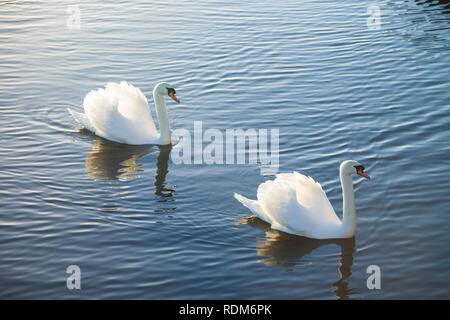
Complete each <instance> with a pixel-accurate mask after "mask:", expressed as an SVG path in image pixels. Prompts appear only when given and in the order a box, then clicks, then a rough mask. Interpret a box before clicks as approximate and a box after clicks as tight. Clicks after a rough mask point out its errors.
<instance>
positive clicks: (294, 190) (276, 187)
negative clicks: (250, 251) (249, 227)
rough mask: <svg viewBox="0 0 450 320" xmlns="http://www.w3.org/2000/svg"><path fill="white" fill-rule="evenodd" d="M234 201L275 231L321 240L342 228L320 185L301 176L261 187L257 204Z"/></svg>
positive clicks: (283, 176)
mask: <svg viewBox="0 0 450 320" xmlns="http://www.w3.org/2000/svg"><path fill="white" fill-rule="evenodd" d="M235 197H236V199H237V200H239V201H240V202H241V203H242V204H244V205H245V206H246V207H248V208H249V209H250V210H251V211H252V212H253V213H254V214H255V215H257V216H258V217H259V218H260V219H262V220H264V221H266V222H267V223H269V224H270V225H271V227H272V229H276V230H280V231H284V232H288V233H292V234H297V235H303V236H307V237H311V238H319V239H321V238H327V237H329V235H330V234H333V233H336V231H337V229H339V228H340V226H341V225H342V223H341V221H340V220H339V218H338V217H337V216H336V213H335V212H334V210H333V207H332V206H331V204H330V202H329V201H328V198H327V196H326V194H325V192H324V191H323V189H322V187H321V186H320V184H319V183H317V182H315V181H314V180H313V179H312V178H311V177H307V176H304V175H302V174H300V173H298V172H293V173H282V174H278V175H277V176H276V179H275V180H270V181H266V182H264V183H262V184H261V185H260V186H259V187H258V191H257V200H250V199H247V198H245V197H243V196H241V195H239V194H235Z"/></svg>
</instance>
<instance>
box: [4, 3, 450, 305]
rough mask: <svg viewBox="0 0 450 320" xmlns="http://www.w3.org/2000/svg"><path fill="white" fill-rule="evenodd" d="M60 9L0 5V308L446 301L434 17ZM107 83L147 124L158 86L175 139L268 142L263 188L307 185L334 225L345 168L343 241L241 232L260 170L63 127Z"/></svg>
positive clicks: (442, 137) (442, 77)
mask: <svg viewBox="0 0 450 320" xmlns="http://www.w3.org/2000/svg"><path fill="white" fill-rule="evenodd" d="M372 4H375V5H378V6H379V8H380V13H381V25H380V28H379V29H376V30H371V29H370V28H369V27H368V25H367V18H368V14H367V8H368V6H369V5H372ZM72 5H75V6H77V7H75V9H76V8H79V9H80V14H81V16H80V17H81V19H80V28H79V29H78V28H76V27H75V28H73V25H70V23H69V24H68V22H69V21H71V20H70V17H71V16H70V15H71V13H73V11H71V10H73V7H68V4H67V3H66V2H63V1H59V2H57V1H8V2H2V3H1V4H0V139H1V146H0V157H1V160H2V166H1V167H0V298H26V299H30V298H57V299H60V298H81V299H90V298H134V299H141V298H146V299H159V298H161V299H186V298H191V299H209V298H216V299H222V298H234V299H347V298H350V299H379V298H384V299H401V298H413V299H426V298H438V299H448V298H450V292H449V288H450V271H449V270H450V268H449V267H450V259H449V256H450V255H449V253H450V249H449V243H450V232H449V231H450V214H449V213H450V212H449V207H450V188H449V186H450V182H449V181H450V179H449V173H448V169H449V165H450V161H449V160H450V147H449V140H450V130H449V122H450V121H449V120H450V94H449V92H450V90H449V89H450V86H449V80H450V78H449V75H450V59H449V49H450V30H449V29H450V5H449V4H448V3H446V1H377V2H375V3H370V2H360V1H346V2H342V1H281V2H280V1H277V2H275V1H250V2H241V1H235V2H227V3H226V4H224V3H223V2H219V1H217V2H213V1H157V2H154V1H153V2H152V3H143V2H139V4H136V3H134V2H132V1H108V2H105V3H103V2H102V3H100V2H97V1H96V2H92V1H77V3H75V4H72ZM120 80H127V81H129V82H130V83H132V84H134V85H135V86H136V87H138V88H141V90H142V91H143V93H144V94H145V95H146V96H147V98H148V99H149V101H150V105H151V108H153V101H152V96H151V92H152V88H153V86H154V84H155V83H156V82H157V81H161V80H166V81H168V82H170V83H171V84H173V85H174V86H175V88H176V89H177V94H178V95H179V97H180V98H181V100H182V104H180V105H174V104H173V103H169V104H168V108H169V117H170V121H171V126H172V129H177V128H186V129H188V130H192V128H193V123H194V121H202V124H203V127H204V129H208V128H214V129H218V130H220V131H221V132H225V130H226V129H236V128H244V129H248V128H255V129H264V128H267V129H270V128H278V129H279V132H280V159H279V162H280V168H279V172H290V171H292V170H297V171H300V172H303V173H306V174H308V175H311V176H313V177H314V178H315V179H316V180H317V181H320V182H321V184H322V186H323V188H324V190H325V191H326V192H327V195H328V197H329V199H330V201H331V203H332V204H333V206H334V207H335V208H336V211H337V212H341V206H342V200H341V190H340V183H339V179H338V167H339V164H340V162H341V161H343V160H346V159H356V160H358V161H360V162H361V163H362V164H364V166H365V167H366V171H367V172H368V173H369V174H370V175H371V176H372V177H373V179H372V180H371V181H366V180H364V181H362V180H361V179H355V192H356V207H357V232H356V236H355V237H354V239H348V240H340V241H317V240H309V239H306V238H301V237H296V236H290V235H286V234H283V233H280V232H276V231H273V230H270V229H269V228H268V225H266V224H265V223H263V222H262V221H260V220H258V219H256V218H248V217H249V216H250V212H249V211H248V210H247V209H246V208H244V207H243V206H242V205H240V204H239V203H238V202H237V201H236V200H235V199H234V198H233V193H234V192H239V193H241V194H243V195H246V196H248V197H251V198H254V197H255V194H256V188H257V186H258V185H259V184H260V183H262V182H263V181H265V180H267V179H272V178H273V176H262V175H261V173H260V167H259V166H258V165H252V164H245V165H242V164H241V165H231V164H230V165H217V164H216V165H207V164H195V165H193V164H192V165H190V164H181V165H179V164H175V163H174V162H173V161H172V158H171V152H173V150H170V148H159V147H157V146H141V147H132V146H125V145H120V144H115V143H111V142H108V141H105V140H103V139H101V138H98V137H95V136H93V135H91V134H89V133H88V132H86V131H84V130H80V129H79V128H78V127H77V125H76V124H75V123H74V121H73V120H72V119H71V118H70V116H69V114H68V112H67V107H71V108H74V109H76V110H79V111H81V110H82V100H83V97H84V95H85V94H86V93H87V92H89V91H90V90H91V89H95V88H98V87H101V86H103V85H104V84H105V83H106V82H109V81H120ZM69 265H78V266H79V267H80V268H81V272H82V277H81V286H82V288H81V290H68V289H67V288H66V278H67V277H68V274H67V273H66V268H67V266H69ZM369 265H378V266H379V267H380V269H381V275H382V278H381V279H382V282H381V285H382V288H381V290H369V289H368V288H367V286H366V280H367V278H368V276H369V274H367V273H366V269H367V267H368V266H369Z"/></svg>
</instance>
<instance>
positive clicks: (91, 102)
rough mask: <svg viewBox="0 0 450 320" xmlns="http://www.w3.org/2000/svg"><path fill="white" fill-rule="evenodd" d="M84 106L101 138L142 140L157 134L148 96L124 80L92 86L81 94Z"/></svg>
mask: <svg viewBox="0 0 450 320" xmlns="http://www.w3.org/2000/svg"><path fill="white" fill-rule="evenodd" d="M83 106H84V112H85V114H86V117H87V118H88V119H89V122H90V124H91V126H92V128H93V129H94V130H93V131H94V132H95V133H96V134H97V135H99V136H101V137H103V138H106V139H109V140H114V141H118V142H124V143H132V144H141V143H149V139H151V138H155V139H156V138H158V136H159V134H158V132H157V131H156V128H155V124H154V122H153V119H152V117H151V114H150V110H149V108H148V103H147V99H146V98H145V96H144V95H143V94H142V92H141V91H140V90H139V89H137V88H135V87H133V86H132V85H129V84H128V83H126V82H125V81H122V82H121V83H120V84H116V83H108V84H107V85H106V86H105V88H104V89H103V88H101V89H98V90H92V91H91V92H89V93H88V94H87V95H86V97H85V98H84V101H83ZM88 129H89V128H88Z"/></svg>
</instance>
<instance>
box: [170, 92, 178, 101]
mask: <svg viewBox="0 0 450 320" xmlns="http://www.w3.org/2000/svg"><path fill="white" fill-rule="evenodd" d="M169 97H171V98H172V99H173V100H174V101H175V102H177V103H180V100H179V99H178V98H177V96H176V95H175V93H173V92H170V93H169Z"/></svg>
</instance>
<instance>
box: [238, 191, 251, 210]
mask: <svg viewBox="0 0 450 320" xmlns="http://www.w3.org/2000/svg"><path fill="white" fill-rule="evenodd" d="M234 197H235V198H236V199H237V200H238V201H239V202H240V203H242V204H243V205H244V206H246V207H247V208H249V209H250V206H251V204H252V202H256V201H255V200H250V199H248V198H246V197H244V196H243V195H240V194H239V193H235V194H234Z"/></svg>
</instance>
